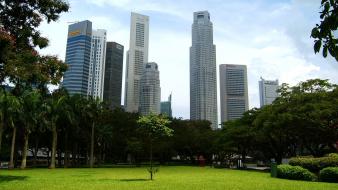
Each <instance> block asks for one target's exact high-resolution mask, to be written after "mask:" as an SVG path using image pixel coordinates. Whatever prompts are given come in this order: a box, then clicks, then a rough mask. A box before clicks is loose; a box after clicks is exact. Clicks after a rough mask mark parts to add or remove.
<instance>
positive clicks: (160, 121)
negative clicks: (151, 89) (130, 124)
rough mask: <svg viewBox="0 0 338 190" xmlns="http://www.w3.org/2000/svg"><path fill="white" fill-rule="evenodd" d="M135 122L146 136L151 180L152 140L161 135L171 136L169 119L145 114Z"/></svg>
mask: <svg viewBox="0 0 338 190" xmlns="http://www.w3.org/2000/svg"><path fill="white" fill-rule="evenodd" d="M137 123H138V125H139V127H140V130H141V131H143V132H144V134H145V135H146V136H147V138H148V142H149V146H150V147H149V148H150V168H149V173H150V180H153V174H154V173H155V172H156V170H154V168H153V141H154V140H155V139H157V138H161V137H163V136H171V135H172V133H173V130H172V129H170V128H169V127H168V125H169V124H170V121H169V120H168V119H167V118H166V117H165V116H162V115H159V116H158V115H155V114H150V115H147V116H141V117H140V118H139V119H138V120H137Z"/></svg>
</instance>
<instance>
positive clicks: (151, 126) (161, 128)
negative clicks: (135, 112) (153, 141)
mask: <svg viewBox="0 0 338 190" xmlns="http://www.w3.org/2000/svg"><path fill="white" fill-rule="evenodd" d="M137 123H138V125H139V126H140V129H141V130H142V131H144V132H145V133H146V134H147V135H149V137H150V138H159V137H161V136H171V135H172V132H173V130H172V129H170V128H169V127H167V126H168V125H169V124H170V121H169V119H167V118H166V117H165V116H162V115H155V114H150V115H147V116H140V118H139V119H138V120H137Z"/></svg>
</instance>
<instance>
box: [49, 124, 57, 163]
mask: <svg viewBox="0 0 338 190" xmlns="http://www.w3.org/2000/svg"><path fill="white" fill-rule="evenodd" d="M57 138H58V133H57V130H56V126H53V141H52V158H51V162H50V166H49V168H50V169H54V168H55V156H56V145H57Z"/></svg>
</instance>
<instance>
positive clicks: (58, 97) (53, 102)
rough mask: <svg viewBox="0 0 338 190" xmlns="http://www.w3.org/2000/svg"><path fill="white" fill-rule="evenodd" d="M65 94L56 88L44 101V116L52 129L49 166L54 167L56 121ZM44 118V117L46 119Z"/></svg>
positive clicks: (62, 105) (56, 135) (64, 101)
mask: <svg viewBox="0 0 338 190" xmlns="http://www.w3.org/2000/svg"><path fill="white" fill-rule="evenodd" d="M66 100H67V95H65V94H64V93H63V92H62V91H60V90H58V91H55V92H53V94H51V96H49V97H48V98H47V99H46V101H45V102H44V106H43V107H44V112H45V114H44V116H45V117H46V118H48V121H49V124H50V129H51V131H52V134H53V137H52V157H51V163H50V166H49V168H50V169H54V168H55V156H56V147H57V138H58V131H57V130H58V126H57V121H58V120H59V118H60V116H61V115H62V114H63V112H64V111H66V110H64V109H63V108H64V107H65V106H66V102H67V101H66ZM46 118H45V119H46Z"/></svg>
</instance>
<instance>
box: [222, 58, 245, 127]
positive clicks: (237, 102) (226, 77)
mask: <svg viewBox="0 0 338 190" xmlns="http://www.w3.org/2000/svg"><path fill="white" fill-rule="evenodd" d="M219 77H220V97H221V121H222V123H223V122H225V121H229V120H234V119H239V118H241V117H242V116H243V113H244V112H245V111H247V110H248V109H249V100H248V79H247V69H246V65H231V64H222V65H220V66H219Z"/></svg>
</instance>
